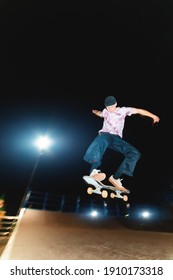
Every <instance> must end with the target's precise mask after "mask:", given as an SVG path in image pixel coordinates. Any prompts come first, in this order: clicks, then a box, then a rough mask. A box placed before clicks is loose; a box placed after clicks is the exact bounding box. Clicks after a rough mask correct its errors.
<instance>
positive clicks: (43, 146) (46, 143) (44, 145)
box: [20, 135, 52, 208]
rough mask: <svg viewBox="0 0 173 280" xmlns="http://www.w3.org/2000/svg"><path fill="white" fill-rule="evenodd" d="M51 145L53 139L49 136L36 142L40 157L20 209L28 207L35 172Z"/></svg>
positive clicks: (34, 167) (35, 164) (41, 137)
mask: <svg viewBox="0 0 173 280" xmlns="http://www.w3.org/2000/svg"><path fill="white" fill-rule="evenodd" d="M51 145H52V141H51V139H50V138H49V137H48V136H47V135H45V136H40V137H39V138H38V139H36V141H34V146H36V147H37V149H38V150H39V153H38V156H37V158H36V161H35V163H34V166H33V169H32V172H31V175H30V177H29V180H28V183H27V186H26V189H25V193H24V196H23V199H22V203H21V206H20V208H22V207H25V205H26V203H27V201H28V199H29V197H30V194H31V184H32V181H33V178H34V175H35V172H36V170H37V167H38V164H39V161H40V157H41V155H43V154H44V152H45V151H46V150H48V148H49V147H50V146H51Z"/></svg>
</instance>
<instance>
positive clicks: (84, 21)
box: [0, 0, 173, 204]
mask: <svg viewBox="0 0 173 280" xmlns="http://www.w3.org/2000/svg"><path fill="white" fill-rule="evenodd" d="M35 2H37V3H35ZM57 2H59V1H15V2H14V1H11V0H8V1H7V0H6V1H1V3H0V35H1V37H0V38H1V43H0V54H1V62H0V74H1V75H0V79H1V82H0V92H1V101H0V115H1V145H0V149H1V157H0V166H1V181H0V194H2V193H4V194H5V195H6V198H7V204H11V203H14V204H15V202H14V200H15V201H16V203H19V202H20V200H21V198H22V196H23V194H24V192H25V189H26V186H27V184H28V180H29V177H30V174H31V172H32V169H33V166H34V163H35V161H36V158H37V156H38V151H37V150H36V149H35V148H33V146H32V141H33V140H34V138H36V137H37V136H38V135H39V134H49V136H50V137H52V139H54V145H53V146H52V148H51V149H50V151H49V152H48V153H45V154H44V155H42V156H41V157H40V162H39V164H38V168H37V170H36V173H35V176H34V178H33V181H32V189H33V190H41V191H50V192H57V193H69V194H80V195H83V194H84V193H85V192H86V190H85V187H86V185H85V184H84V182H83V179H82V176H83V175H87V174H88V172H89V169H90V166H89V164H88V163H86V162H84V160H83V156H84V153H85V151H86V149H87V148H88V145H89V144H90V143H91V141H92V140H93V139H94V137H95V136H96V135H97V132H98V130H99V129H100V128H101V127H102V119H101V118H98V117H96V116H95V115H93V114H92V112H91V110H92V109H99V110H102V109H103V108H104V99H105V97H106V96H108V95H113V96H115V98H116V99H117V101H118V106H120V107H121V106H131V107H136V108H143V109H147V110H149V111H151V112H152V113H154V114H156V115H158V116H159V117H160V123H159V124H157V125H155V126H152V120H151V119H149V118H144V117H140V116H139V115H133V116H131V117H127V118H126V124H125V129H124V139H125V140H127V141H128V142H129V143H131V144H132V145H134V146H135V147H136V148H138V149H139V150H140V152H141V154H142V157H141V159H140V160H139V162H138V164H137V167H136V169H135V174H134V183H133V186H131V188H130V189H131V199H132V200H134V201H137V202H140V201H156V200H157V201H158V202H159V203H163V202H164V203H170V202H172V201H173V173H172V170H173V160H172V158H173V145H172V143H173V136H172V120H173V117H172V101H171V99H172V62H173V17H172V13H173V3H172V2H171V1H155V0H154V1H153V0H150V1H146V0H145V1H143V0H142V1H139V0H135V1H129V0H128V1H123V0H120V1H115V0H114V1H99V3H97V2H95V1H91V2H89V1H82V4H81V3H80V4H78V3H77V2H74V1H69V2H70V3H68V1H62V2H63V4H62V3H61V2H59V4H57ZM80 2H81V1H80ZM55 3H56V4H55ZM120 160H121V157H120V155H117V154H116V153H114V152H113V151H107V153H106V154H105V156H104V158H103V164H102V166H101V170H102V171H105V172H106V174H107V177H109V176H110V175H111V174H112V173H113V171H114V169H115V168H116V166H117V164H118V162H119V161H120ZM12 198H13V202H11V200H12Z"/></svg>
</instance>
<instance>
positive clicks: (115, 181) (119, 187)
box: [109, 175, 130, 193]
mask: <svg viewBox="0 0 173 280" xmlns="http://www.w3.org/2000/svg"><path fill="white" fill-rule="evenodd" d="M121 181H122V179H114V177H113V175H112V176H111V177H109V182H110V183H111V184H112V185H113V186H114V187H115V189H117V190H120V191H122V192H125V193H130V191H129V190H128V189H126V188H125V187H123V185H122V183H121Z"/></svg>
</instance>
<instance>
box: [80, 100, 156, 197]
mask: <svg viewBox="0 0 173 280" xmlns="http://www.w3.org/2000/svg"><path fill="white" fill-rule="evenodd" d="M104 105H105V108H104V109H103V111H99V110H95V109H93V110H92V113H93V114H95V115H96V116H98V117H101V118H103V126H102V128H101V129H100V130H99V132H98V135H97V136H96V137H95V139H94V140H93V142H92V143H91V144H90V145H89V147H88V149H87V151H86V153H85V155H84V160H85V161H86V162H88V163H89V164H90V165H91V168H90V176H91V177H93V178H94V179H96V180H100V181H102V180H104V179H105V177H106V175H105V174H104V173H100V170H98V168H99V167H100V165H101V161H102V157H103V155H104V153H105V151H106V149H107V148H109V149H112V150H114V151H116V152H118V153H121V154H123V156H124V159H123V161H122V163H121V164H120V166H119V168H118V169H117V170H116V171H115V172H114V174H112V175H111V176H110V177H109V182H110V183H111V184H112V185H113V186H114V187H115V188H116V189H120V190H122V191H125V192H128V190H127V189H126V188H125V187H124V186H123V185H122V179H123V184H124V182H125V181H124V179H126V178H127V177H128V176H130V177H133V173H134V169H135V167H136V163H137V161H138V160H139V158H140V156H141V154H140V152H139V151H138V150H137V149H136V148H135V147H133V146H132V145H131V144H129V143H128V142H126V141H125V140H123V129H124V124H125V118H126V116H131V115H134V114H139V115H141V116H146V117H149V118H151V119H152V120H153V124H154V123H157V122H159V121H160V118H159V117H158V116H156V115H154V114H153V113H151V112H149V111H147V110H145V109H139V108H134V107H117V100H116V99H115V97H114V96H107V97H106V98H105V101H104Z"/></svg>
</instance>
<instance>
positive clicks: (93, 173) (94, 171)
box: [90, 169, 101, 177]
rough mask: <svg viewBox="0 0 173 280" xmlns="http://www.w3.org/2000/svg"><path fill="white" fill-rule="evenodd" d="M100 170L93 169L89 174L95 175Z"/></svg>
mask: <svg viewBox="0 0 173 280" xmlns="http://www.w3.org/2000/svg"><path fill="white" fill-rule="evenodd" d="M100 172H101V170H98V169H93V171H92V172H91V174H90V176H91V177H92V176H94V175H96V174H98V173H100Z"/></svg>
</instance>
